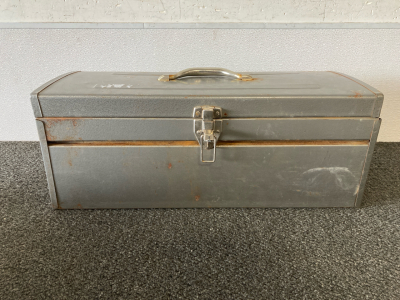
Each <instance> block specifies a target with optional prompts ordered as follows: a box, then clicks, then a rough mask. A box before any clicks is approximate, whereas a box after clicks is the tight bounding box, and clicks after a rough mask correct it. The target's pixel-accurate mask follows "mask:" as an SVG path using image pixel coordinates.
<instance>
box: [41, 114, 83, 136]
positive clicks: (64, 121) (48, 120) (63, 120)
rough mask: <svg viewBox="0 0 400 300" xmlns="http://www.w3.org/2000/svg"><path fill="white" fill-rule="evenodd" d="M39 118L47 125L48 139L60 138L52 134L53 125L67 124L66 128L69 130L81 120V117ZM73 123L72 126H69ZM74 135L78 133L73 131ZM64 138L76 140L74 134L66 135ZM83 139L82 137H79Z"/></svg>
mask: <svg viewBox="0 0 400 300" xmlns="http://www.w3.org/2000/svg"><path fill="white" fill-rule="evenodd" d="M37 120H40V121H42V122H43V123H44V125H45V132H46V138H47V140H48V141H56V140H58V139H60V138H59V137H57V136H55V135H53V134H52V130H51V129H52V128H53V127H55V128H56V127H58V126H66V127H65V129H66V130H67V131H69V130H71V129H73V128H75V127H77V126H78V124H79V122H78V121H79V120H81V118H37ZM68 125H71V126H68ZM72 134H73V135H74V134H76V133H72ZM63 139H64V140H74V139H75V138H74V136H71V135H69V136H66V137H64V138H63ZM79 139H82V138H79Z"/></svg>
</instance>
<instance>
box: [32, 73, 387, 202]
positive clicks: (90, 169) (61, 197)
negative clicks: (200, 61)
mask: <svg viewBox="0 0 400 300" xmlns="http://www.w3.org/2000/svg"><path fill="white" fill-rule="evenodd" d="M203 71H204V70H203ZM161 75H163V74H162V73H116V72H114V73H113V72H73V73H69V74H64V75H62V76H60V77H57V78H55V79H53V80H52V81H50V82H48V83H46V84H45V85H43V86H41V87H40V88H38V89H37V90H35V91H34V92H33V93H32V95H31V100H32V106H33V110H34V113H35V117H36V123H37V127H38V131H39V137H40V143H41V149H42V153H43V158H44V162H45V169H46V174H47V179H48V184H49V190H50V197H51V201H52V205H53V207H54V208H59V209H73V208H166V207H170V208H183V207H357V206H360V204H361V198H362V194H363V191H364V187H365V182H366V178H367V173H368V169H369V164H370V161H371V156H372V152H373V148H374V145H375V142H376V138H377V135H378V131H379V126H380V122H381V121H380V119H379V114H380V110H381V107H382V102H383V95H382V94H381V93H380V92H379V91H377V90H376V89H374V88H372V87H370V86H368V85H367V84H365V83H362V82H360V81H358V80H356V79H354V78H351V77H349V76H347V75H343V74H339V73H335V72H293V73H280V72H270V73H251V74H248V75H246V76H245V75H240V74H237V73H233V75H232V74H230V73H226V72H222V71H221V70H217V71H216V70H214V69H211V70H207V72H201V69H200V71H199V70H191V71H189V72H186V75H185V74H183V75H182V74H181V75H180V76H177V77H178V78H174V77H173V75H169V76H168V75H167V76H161ZM160 76H161V77H160Z"/></svg>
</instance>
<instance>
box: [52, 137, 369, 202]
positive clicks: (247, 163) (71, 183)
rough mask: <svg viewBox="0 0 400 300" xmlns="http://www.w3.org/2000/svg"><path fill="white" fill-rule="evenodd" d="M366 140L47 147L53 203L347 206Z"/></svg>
mask: <svg viewBox="0 0 400 300" xmlns="http://www.w3.org/2000/svg"><path fill="white" fill-rule="evenodd" d="M367 150H368V143H365V144H358V145H356V144H355V145H351V144H348V145H300V144H299V145H293V144H292V145H289V144H288V145H268V146H251V147H250V146H243V145H242V146H241V145H236V146H235V145H233V146H232V145H231V146H222V147H218V148H217V160H216V162H215V163H213V164H204V163H200V162H199V152H200V150H199V147H197V146H195V145H194V146H87V145H86V146H85V145H82V146H81V145H62V144H60V145H53V146H50V147H49V151H50V157H51V161H52V166H53V174H54V180H55V186H56V190H57V197H58V201H59V202H58V203H59V208H65V209H71V208H156V207H160V208H161V207H165V208H168V207H170V208H172V207H175V208H183V207H354V205H355V198H356V196H357V193H358V191H359V190H360V187H359V184H360V179H361V174H362V170H363V166H364V161H365V157H366V153H367Z"/></svg>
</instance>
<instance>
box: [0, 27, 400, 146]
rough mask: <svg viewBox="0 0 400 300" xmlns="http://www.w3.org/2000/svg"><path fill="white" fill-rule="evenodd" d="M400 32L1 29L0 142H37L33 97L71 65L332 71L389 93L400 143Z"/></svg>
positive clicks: (392, 128) (387, 113)
mask: <svg viewBox="0 0 400 300" xmlns="http://www.w3.org/2000/svg"><path fill="white" fill-rule="evenodd" d="M399 54H400V29H369V30H368V29H352V30H349V29H242V30H239V29H215V30H210V29H208V30H207V29H197V30H194V29H145V30H144V29H129V30H123V29H0V58H1V65H0V66H1V67H0V140H10V141H11V140H38V136H37V133H36V127H35V123H34V117H33V113H32V110H31V105H30V100H29V94H30V92H31V91H32V90H34V89H35V88H36V87H38V86H39V85H41V84H42V83H44V82H46V81H48V80H49V79H52V78H53V77H55V76H57V75H60V74H62V73H66V72H68V71H72V70H82V71H84V70H87V71H88V70H94V71H157V72H174V71H178V70H181V69H184V68H188V67H195V66H197V67H202V66H213V67H225V68H228V69H232V70H235V71H240V72H246V71H296V70H299V71H300V70H334V71H339V72H343V73H347V74H349V75H351V76H354V77H357V78H359V79H361V80H363V81H365V82H367V83H369V84H371V85H372V86H374V87H376V88H377V89H379V90H381V91H382V92H383V93H384V95H385V101H384V107H383V111H382V118H383V124H382V127H381V132H380V135H379V140H380V141H400V134H399V133H400V121H399V115H400V55H399Z"/></svg>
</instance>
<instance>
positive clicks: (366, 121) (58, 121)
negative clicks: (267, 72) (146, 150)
mask: <svg viewBox="0 0 400 300" xmlns="http://www.w3.org/2000/svg"><path fill="white" fill-rule="evenodd" d="M39 120H40V121H42V122H43V123H44V124H45V130H46V137H47V140H48V141H51V142H54V141H143V140H150V141H155V140H158V141H162V140H172V141H179V140H181V141H185V140H186V141H189V140H196V137H195V135H194V129H193V119H186V118H181V119H176V118H159V119H156V118H146V119H145V118H40V119H39ZM377 120H378V119H377V118H259V119H257V118H248V119H244V118H243V119H229V118H227V119H222V132H221V136H220V138H219V140H223V141H245V140H247V141H252V140H260V141H262V140H368V139H369V138H370V136H371V132H372V128H373V126H374V123H375V122H377Z"/></svg>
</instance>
